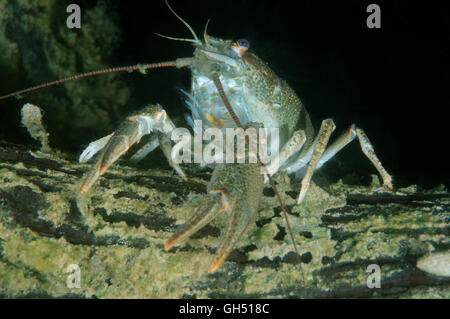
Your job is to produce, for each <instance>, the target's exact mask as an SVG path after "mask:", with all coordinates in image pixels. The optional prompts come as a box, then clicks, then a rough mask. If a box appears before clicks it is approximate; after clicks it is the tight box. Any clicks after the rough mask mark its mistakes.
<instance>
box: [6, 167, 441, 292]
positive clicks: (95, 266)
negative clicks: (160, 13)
mask: <svg viewBox="0 0 450 319" xmlns="http://www.w3.org/2000/svg"><path fill="white" fill-rule="evenodd" d="M54 160H55V161H57V162H58V163H59V164H60V166H59V168H58V167H56V169H51V168H46V169H43V168H42V167H41V168H39V167H37V166H36V165H34V164H30V162H28V163H27V164H26V165H24V164H23V163H15V164H14V163H10V164H1V165H0V181H1V187H0V203H1V204H0V216H1V223H0V238H1V241H0V247H1V249H0V251H1V258H0V284H1V286H0V293H1V294H2V295H3V296H6V297H17V296H27V295H29V294H31V293H34V294H36V293H37V294H39V293H40V294H44V293H45V295H49V296H54V297H58V296H68V295H72V294H75V295H77V296H82V297H88V298H89V297H98V298H142V297H145V298H181V297H196V298H219V297H288V296H291V297H292V296H296V297H327V296H328V297H331V296H339V295H340V294H343V295H342V296H346V295H345V294H348V292H347V290H343V288H342V287H354V295H353V296H358V294H361V291H364V293H363V294H362V296H377V295H379V293H377V292H376V291H375V290H370V289H368V288H361V287H365V284H366V280H367V276H368V274H367V272H366V268H367V266H368V265H369V264H372V263H377V264H379V265H380V267H381V278H382V279H381V284H382V287H383V284H386V286H389V285H392V284H391V282H393V278H394V279H395V278H397V277H398V276H401V275H404V274H409V273H410V272H411V271H418V270H417V269H415V268H414V261H415V259H417V257H420V256H423V255H425V254H427V253H429V252H431V251H434V250H436V249H441V250H442V249H443V248H444V249H445V247H448V245H449V239H448V231H449V227H448V224H447V223H446V222H445V221H443V220H442V219H441V218H439V216H436V215H433V214H431V212H430V211H427V210H426V209H421V208H420V207H419V208H417V207H415V206H414V205H402V204H397V203H389V204H379V205H369V204H361V205H359V206H358V207H353V206H349V205H348V203H347V201H348V195H347V194H348V192H350V193H353V194H358V193H360V194H371V196H376V194H386V193H385V192H386V190H384V189H382V188H380V187H379V186H377V185H375V186H373V185H372V186H368V187H362V186H354V185H353V186H350V185H346V184H344V183H342V181H339V182H338V183H337V184H332V185H330V186H329V187H328V188H327V189H328V191H327V190H325V189H322V188H320V187H318V186H316V185H314V184H312V185H311V189H310V193H309V194H308V196H307V198H306V199H305V201H304V203H303V204H302V205H300V206H298V205H296V204H295V197H296V196H295V195H296V194H297V193H295V194H293V193H292V191H295V189H296V187H297V184H296V183H295V182H293V181H290V179H289V178H288V177H287V176H285V175H280V176H277V178H276V181H277V183H278V186H279V188H280V192H281V194H282V197H283V200H284V201H285V203H286V205H287V206H288V209H289V211H290V213H289V218H290V223H291V226H292V229H293V231H294V234H295V235H294V236H295V239H296V242H297V246H298V249H299V254H300V263H299V260H298V259H297V258H296V257H295V254H294V253H293V247H292V243H291V239H290V237H289V236H288V235H287V233H286V225H285V222H284V219H283V218H282V215H281V213H280V209H279V204H278V203H277V201H276V198H275V197H274V196H271V194H269V196H264V197H263V198H262V201H261V204H260V213H259V215H258V218H257V220H256V223H255V224H254V225H251V227H249V230H248V232H247V233H246V235H245V236H243V237H242V239H241V240H240V242H239V244H238V245H237V246H236V248H235V250H234V251H233V253H232V254H231V255H230V257H229V258H228V261H227V262H225V264H224V265H223V266H222V267H221V268H219V270H218V271H217V272H213V273H207V269H208V267H209V265H210V263H211V261H212V258H213V253H214V251H215V249H216V248H217V245H218V242H219V233H220V230H221V229H223V226H224V222H225V220H226V218H222V220H218V221H217V222H215V223H212V225H210V226H207V227H205V228H204V229H203V230H202V231H200V232H199V234H197V235H196V236H193V238H190V239H188V240H186V241H185V242H184V243H182V244H181V245H179V246H177V247H175V249H173V250H171V251H169V252H166V251H165V250H164V244H165V242H166V241H167V240H168V239H169V238H170V236H171V234H172V233H173V232H174V231H175V229H176V228H177V227H178V225H179V224H181V223H183V222H184V220H185V219H186V218H187V217H188V216H190V215H191V214H192V213H193V211H192V209H195V200H198V199H199V198H201V196H202V193H203V192H204V188H202V187H201V186H199V185H204V186H206V183H207V180H208V178H207V174H206V176H204V177H202V178H199V177H192V178H191V180H190V181H189V182H187V183H185V184H183V187H180V186H179V185H180V184H178V182H179V183H181V182H182V180H181V179H179V178H178V177H177V176H176V175H174V173H173V172H170V171H162V170H146V171H141V170H139V169H136V168H132V167H127V166H123V165H119V166H115V167H113V168H112V169H111V170H110V171H109V172H108V173H107V174H105V176H104V178H102V179H101V180H100V182H99V183H98V184H96V185H95V187H94V188H93V190H92V191H91V192H90V193H89V194H88V196H87V197H86V198H84V199H83V200H84V203H85V207H86V211H85V212H84V213H83V212H82V210H80V208H79V206H80V201H81V200H80V198H79V197H78V199H77V195H76V194H75V192H74V185H77V183H78V182H79V176H80V172H81V171H85V170H86V169H87V166H88V165H81V164H76V163H72V162H70V161H63V160H61V159H54ZM36 181H39V183H36ZM162 181H166V182H162ZM39 185H40V186H39ZM43 185H47V186H46V187H45V186H43ZM149 185H151V186H149ZM52 187H53V188H52ZM56 187H57V188H58V190H57V189H56ZM330 189H332V192H330V191H329V190H330ZM438 193H440V194H442V192H441V191H434V192H433V191H431V192H430V193H429V194H438ZM346 196H347V197H346ZM30 199H32V200H33V202H32V203H26V201H27V200H28V201H30ZM192 200H194V204H193V205H192V204H191V205H187V204H186V203H187V202H189V201H192ZM77 201H78V203H77ZM24 203H26V204H24ZM444 204H445V202H444ZM186 205H187V206H186ZM441 205H442V200H441ZM349 207H352V209H353V210H350V211H345V209H347V208H349ZM225 217H226V216H225ZM70 264H77V265H78V266H79V267H80V273H81V288H68V287H67V284H66V281H67V278H68V276H69V273H68V272H67V267H68V266H69V265H70ZM443 280H444V281H442V280H438V281H433V280H431V281H430V284H429V285H424V286H423V288H420V286H419V285H417V286H416V285H413V286H412V288H411V289H412V290H408V291H407V292H405V291H404V290H401V289H400V288H398V289H400V291H403V292H404V294H403V295H401V296H402V297H407V298H412V297H418V298H423V297H426V298H442V296H448V292H449V288H448V281H445V279H443ZM394 282H395V281H394ZM364 289H365V290H364ZM390 289H391V290H388V292H386V291H384V290H380V291H384V293H385V294H389V293H392V294H393V295H396V294H395V291H397V290H395V289H394V290H393V288H390ZM350 291H352V290H351V289H350ZM389 291H390V292H389ZM344 292H345V293H344ZM350 296H352V295H351V294H350Z"/></svg>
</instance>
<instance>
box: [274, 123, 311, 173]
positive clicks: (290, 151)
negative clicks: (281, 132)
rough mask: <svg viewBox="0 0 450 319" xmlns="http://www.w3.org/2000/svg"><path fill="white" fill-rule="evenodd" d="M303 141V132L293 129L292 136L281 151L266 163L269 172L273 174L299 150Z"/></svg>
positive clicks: (304, 139)
mask: <svg viewBox="0 0 450 319" xmlns="http://www.w3.org/2000/svg"><path fill="white" fill-rule="evenodd" d="M305 141H306V135H305V132H304V131H302V130H299V131H295V132H294V134H293V135H292V137H291V138H290V139H289V140H288V141H287V142H286V144H285V145H284V146H283V148H282V149H281V151H280V152H279V153H278V154H277V155H275V157H274V158H273V159H272V160H271V161H270V164H268V165H266V167H267V169H268V171H269V172H270V174H271V175H273V174H275V173H276V172H277V171H278V169H279V168H280V167H281V166H283V164H284V163H286V161H287V160H288V159H289V158H290V157H291V156H292V155H294V154H296V153H297V152H299V151H300V150H301V148H302V146H303V144H305Z"/></svg>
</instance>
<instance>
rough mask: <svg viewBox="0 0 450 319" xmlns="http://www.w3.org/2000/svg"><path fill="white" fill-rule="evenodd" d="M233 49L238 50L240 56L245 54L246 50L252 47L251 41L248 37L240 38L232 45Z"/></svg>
mask: <svg viewBox="0 0 450 319" xmlns="http://www.w3.org/2000/svg"><path fill="white" fill-rule="evenodd" d="M231 47H232V49H233V51H234V52H236V53H237V54H238V55H239V56H240V57H242V55H244V53H245V52H247V50H248V49H249V48H250V42H248V41H247V40H246V39H239V40H237V41H236V42H234V43H233V45H232V46H231Z"/></svg>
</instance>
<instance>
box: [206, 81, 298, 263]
mask: <svg viewBox="0 0 450 319" xmlns="http://www.w3.org/2000/svg"><path fill="white" fill-rule="evenodd" d="M213 81H214V84H215V85H216V87H217V90H218V91H219V95H220V97H221V98H222V101H223V103H224V104H225V106H226V108H227V110H228V113H230V115H231V117H232V118H233V120H234V122H235V123H236V125H237V126H238V127H239V128H242V129H244V128H243V127H242V123H241V121H240V120H239V118H238V117H237V115H236V113H235V112H234V110H233V107H232V106H231V104H230V101H229V100H228V98H227V96H226V94H225V91H224V89H223V86H222V82H220V79H219V77H218V76H217V73H214V74H213ZM257 159H258V162H259V164H261V166H262V167H264V169H265V171H266V175H267V177H268V178H269V182H270V185H271V186H272V189H273V192H274V193H275V195H276V196H277V199H278V201H279V202H280V207H281V211H282V212H283V216H284V219H285V220H286V225H287V228H288V230H289V235H290V236H291V239H292V244H293V245H294V250H295V252H296V253H297V257H298V259H299V261H300V262H301V260H300V254H299V253H298V250H297V245H296V244H295V240H294V234H293V233H292V229H291V224H290V223H289V218H288V215H287V211H286V207H285V206H284V203H283V201H282V200H281V196H280V193H279V192H278V188H277V187H276V185H275V182H274V181H273V179H272V176H271V175H270V174H269V170H268V169H267V166H266V165H265V164H264V163H263V162H262V161H261V158H260V157H259V153H257Z"/></svg>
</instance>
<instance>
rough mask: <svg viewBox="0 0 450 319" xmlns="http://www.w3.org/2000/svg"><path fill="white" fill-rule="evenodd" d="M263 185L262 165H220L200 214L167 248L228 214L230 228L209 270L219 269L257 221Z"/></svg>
mask: <svg viewBox="0 0 450 319" xmlns="http://www.w3.org/2000/svg"><path fill="white" fill-rule="evenodd" d="M263 187H264V175H263V174H261V170H260V165H258V164H256V163H248V164H239V165H236V164H219V165H218V166H216V168H215V169H214V172H213V175H212V178H211V180H210V182H209V184H208V188H207V192H208V194H207V195H206V196H205V197H204V198H203V199H202V201H201V202H200V204H199V205H198V207H197V208H195V211H196V212H197V213H196V214H195V215H194V216H193V217H192V218H191V219H190V220H189V221H187V222H186V223H185V224H184V225H182V226H181V228H180V229H179V230H178V231H177V232H176V233H175V234H174V235H173V236H172V238H170V239H169V240H168V241H167V243H166V246H165V248H166V250H169V249H170V248H171V247H172V246H173V245H176V244H177V243H179V242H181V241H182V240H184V239H186V238H188V237H189V236H191V235H192V234H194V233H195V232H196V231H198V230H199V229H201V228H202V227H203V226H205V225H206V224H208V223H209V222H210V221H212V220H213V219H214V218H215V217H217V216H218V215H219V214H227V215H228V216H227V220H228V221H227V227H226V230H225V232H224V233H223V235H222V239H221V243H220V246H219V248H218V249H217V252H216V256H215V258H214V262H213V263H212V264H211V266H210V267H209V271H213V270H216V269H217V268H218V267H219V266H220V265H221V264H222V263H223V262H224V261H225V260H226V258H227V257H228V255H229V254H230V252H231V250H232V249H233V247H234V246H235V245H236V243H237V241H238V240H239V238H240V237H241V236H242V234H243V233H244V232H245V230H246V229H247V228H248V226H249V225H250V224H251V223H252V222H253V221H254V218H255V216H256V213H257V211H258V205H259V201H260V199H261V197H262V191H263Z"/></svg>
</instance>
